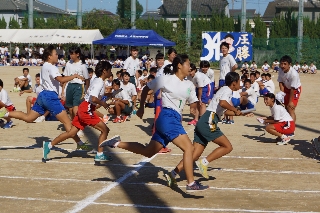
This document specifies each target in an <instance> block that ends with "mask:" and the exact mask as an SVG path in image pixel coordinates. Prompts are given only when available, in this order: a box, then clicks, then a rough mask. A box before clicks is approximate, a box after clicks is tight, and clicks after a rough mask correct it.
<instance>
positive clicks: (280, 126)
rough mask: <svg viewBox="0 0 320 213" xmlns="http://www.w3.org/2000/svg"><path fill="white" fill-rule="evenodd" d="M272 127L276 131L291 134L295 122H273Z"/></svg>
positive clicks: (294, 127)
mask: <svg viewBox="0 0 320 213" xmlns="http://www.w3.org/2000/svg"><path fill="white" fill-rule="evenodd" d="M273 126H274V128H275V129H276V130H277V132H279V133H281V134H285V135H288V134H292V133H293V132H294V130H295V129H296V124H295V123H294V121H284V122H279V123H275V124H273Z"/></svg>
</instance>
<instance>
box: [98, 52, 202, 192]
mask: <svg viewBox="0 0 320 213" xmlns="http://www.w3.org/2000/svg"><path fill="white" fill-rule="evenodd" d="M171 69H172V72H173V74H172V75H163V76H160V77H158V78H156V79H155V80H153V81H151V82H149V83H148V84H147V86H145V87H144V89H143V91H142V97H141V105H140V108H139V110H138V112H137V115H138V116H139V117H140V118H142V116H143V114H144V103H145V100H146V97H147V95H148V91H149V90H150V89H152V90H153V91H157V90H158V89H161V90H162V107H163V109H162V110H161V112H160V116H159V117H158V119H157V121H156V132H155V134H153V136H152V138H151V141H150V143H149V144H148V145H146V146H145V145H143V144H140V143H136V142H135V143H133V142H129V143H128V142H122V141H121V140H120V138H115V139H110V140H107V141H105V142H103V143H102V144H101V145H100V146H109V147H112V148H115V147H119V148H122V149H125V150H128V151H131V152H134V153H136V154H141V155H143V156H146V157H152V156H153V155H155V154H156V153H158V152H159V151H160V150H161V149H162V148H163V147H166V146H167V145H168V143H169V142H170V141H172V142H173V143H174V144H175V145H176V146H177V147H179V148H180V149H181V150H182V151H183V152H184V154H183V163H184V165H185V173H186V176H187V182H188V184H187V186H186V189H187V191H190V192H191V191H199V190H206V189H208V186H203V185H201V184H200V183H198V182H196V181H194V177H193V159H192V153H193V146H192V143H191V141H190V139H189V138H188V135H187V133H186V131H185V130H184V129H183V126H182V124H181V119H182V117H181V114H182V109H183V107H184V106H185V103H186V101H188V102H189V103H190V105H191V106H192V109H195V108H196V104H197V103H196V102H197V101H198V99H197V96H196V93H195V91H194V89H193V88H194V85H193V84H192V82H191V81H186V80H184V79H185V77H187V76H188V75H189V71H190V61H189V58H188V56H187V55H178V56H176V57H175V58H174V60H173V63H172V65H168V66H166V67H165V70H164V71H165V72H166V71H167V70H169V71H168V72H170V71H171Z"/></svg>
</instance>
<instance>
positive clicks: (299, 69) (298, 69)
mask: <svg viewBox="0 0 320 213" xmlns="http://www.w3.org/2000/svg"><path fill="white" fill-rule="evenodd" d="M292 68H293V69H294V70H295V71H297V73H300V72H301V67H300V64H299V62H296V64H295V65H293V67H292Z"/></svg>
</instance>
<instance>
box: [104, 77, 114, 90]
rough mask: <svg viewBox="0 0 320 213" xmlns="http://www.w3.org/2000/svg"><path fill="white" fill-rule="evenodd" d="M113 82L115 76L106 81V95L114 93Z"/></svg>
mask: <svg viewBox="0 0 320 213" xmlns="http://www.w3.org/2000/svg"><path fill="white" fill-rule="evenodd" d="M112 82H113V74H111V75H110V77H109V78H107V79H106V81H105V82H104V84H105V85H106V93H111V92H112Z"/></svg>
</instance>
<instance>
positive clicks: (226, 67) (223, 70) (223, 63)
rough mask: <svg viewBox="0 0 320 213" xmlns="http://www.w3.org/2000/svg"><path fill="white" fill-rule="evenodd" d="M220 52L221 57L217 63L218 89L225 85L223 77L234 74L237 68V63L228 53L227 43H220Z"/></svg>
mask: <svg viewBox="0 0 320 213" xmlns="http://www.w3.org/2000/svg"><path fill="white" fill-rule="evenodd" d="M220 50H221V52H222V55H223V57H222V58H221V60H220V62H219V66H220V78H219V88H220V87H223V86H224V85H225V77H226V75H227V74H228V73H229V72H234V71H235V70H236V69H237V68H238V65H237V62H236V61H235V60H234V58H233V56H232V55H230V54H229V53H228V52H229V44H228V43H227V42H222V43H221V44H220Z"/></svg>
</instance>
